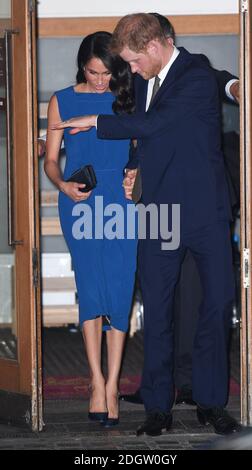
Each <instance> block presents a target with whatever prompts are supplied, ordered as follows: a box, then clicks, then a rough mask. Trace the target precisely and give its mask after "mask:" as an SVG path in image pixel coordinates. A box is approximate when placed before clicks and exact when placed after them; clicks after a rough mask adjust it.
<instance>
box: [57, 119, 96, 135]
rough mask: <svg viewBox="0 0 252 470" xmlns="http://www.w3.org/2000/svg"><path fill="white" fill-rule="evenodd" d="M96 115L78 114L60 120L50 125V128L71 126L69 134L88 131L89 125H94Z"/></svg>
mask: <svg viewBox="0 0 252 470" xmlns="http://www.w3.org/2000/svg"><path fill="white" fill-rule="evenodd" d="M96 121H97V116H96V115H90V116H78V117H74V118H71V119H68V120H67V121H60V122H57V123H55V124H52V125H51V129H52V130H59V129H66V128H68V127H72V129H71V130H70V131H69V134H77V133H78V132H83V131H89V129H91V127H94V126H96Z"/></svg>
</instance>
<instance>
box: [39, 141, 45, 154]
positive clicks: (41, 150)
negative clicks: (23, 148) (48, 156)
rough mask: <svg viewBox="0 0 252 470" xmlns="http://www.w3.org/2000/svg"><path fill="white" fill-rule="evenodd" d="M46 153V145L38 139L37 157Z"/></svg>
mask: <svg viewBox="0 0 252 470" xmlns="http://www.w3.org/2000/svg"><path fill="white" fill-rule="evenodd" d="M45 151H46V143H45V141H44V140H43V139H38V156H39V157H43V155H44V154H45Z"/></svg>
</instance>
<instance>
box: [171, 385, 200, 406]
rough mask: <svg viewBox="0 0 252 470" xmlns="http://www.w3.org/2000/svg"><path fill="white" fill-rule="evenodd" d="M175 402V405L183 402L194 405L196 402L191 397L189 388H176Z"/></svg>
mask: <svg viewBox="0 0 252 470" xmlns="http://www.w3.org/2000/svg"><path fill="white" fill-rule="evenodd" d="M175 404H176V405H181V404H185V405H193V406H196V403H195V401H194V400H193V397H192V390H190V389H189V388H181V389H180V390H177V396H176V401H175Z"/></svg>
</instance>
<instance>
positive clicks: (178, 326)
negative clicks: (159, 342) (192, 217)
mask: <svg viewBox="0 0 252 470" xmlns="http://www.w3.org/2000/svg"><path fill="white" fill-rule="evenodd" d="M201 302H202V288H201V283H200V277H199V273H198V268H197V265H196V262H195V260H194V257H193V255H192V254H191V252H190V250H187V251H186V254H185V258H184V260H183V263H182V266H181V272H180V277H179V281H178V284H177V286H176V291H175V299H174V341H175V344H174V352H175V357H174V367H175V369H174V381H175V388H176V389H177V390H181V389H182V388H184V389H187V390H191V389H192V353H193V340H194V336H195V333H196V327H197V322H198V316H199V308H200V304H201Z"/></svg>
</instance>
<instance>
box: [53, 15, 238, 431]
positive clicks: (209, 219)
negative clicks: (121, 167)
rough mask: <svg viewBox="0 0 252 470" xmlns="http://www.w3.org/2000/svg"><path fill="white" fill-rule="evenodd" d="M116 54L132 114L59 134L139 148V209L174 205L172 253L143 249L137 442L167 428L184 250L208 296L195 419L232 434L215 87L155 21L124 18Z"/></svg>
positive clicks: (227, 272)
mask: <svg viewBox="0 0 252 470" xmlns="http://www.w3.org/2000/svg"><path fill="white" fill-rule="evenodd" d="M113 49H114V51H115V52H117V53H119V54H120V56H121V57H122V58H123V59H124V60H126V61H127V62H128V63H129V64H130V66H131V70H132V72H133V73H137V77H136V103H137V105H136V106H137V112H136V113H134V114H133V115H131V116H129V115H122V116H103V115H101V116H98V119H97V116H87V117H80V118H73V119H72V120H70V121H68V122H66V123H59V124H58V125H55V129H57V128H64V127H74V128H75V129H73V131H72V132H73V133H75V132H79V131H81V130H87V129H89V128H90V127H92V126H95V125H96V126H97V135H98V137H100V138H102V139H115V138H116V139H124V138H136V139H137V142H138V144H137V148H138V157H139V162H140V167H141V175H142V188H143V190H142V202H143V204H144V205H145V206H148V205H149V204H151V203H152V204H156V206H158V207H160V205H161V204H169V205H170V206H171V205H173V204H179V205H180V227H181V231H180V245H179V247H178V248H177V249H175V250H162V246H163V245H162V239H161V237H160V238H159V239H158V240H157V239H152V238H151V237H147V238H146V239H141V240H140V241H139V273H140V282H141V290H142V294H143V302H144V315H145V318H144V370H143V378H142V386H141V393H142V397H143V401H144V405H145V409H146V412H147V417H146V421H145V422H144V423H143V425H142V426H140V428H139V429H138V430H137V434H138V435H139V434H142V433H144V432H145V433H147V434H148V435H159V434H160V433H161V432H162V429H167V430H168V429H169V428H170V427H171V424H172V415H171V408H172V405H173V401H174V386H173V318H172V316H173V297H174V289H175V285H176V283H177V280H178V276H179V271H180V266H181V263H182V260H183V257H184V253H185V251H186V249H187V248H189V249H190V250H191V251H192V253H193V256H194V258H195V260H196V263H197V266H198V269H199V273H200V278H201V283H202V288H203V296H204V302H203V304H202V308H201V311H200V316H199V317H200V318H199V321H198V326H197V332H196V336H195V341H194V351H193V381H192V385H193V398H194V400H195V401H196V402H197V416H198V419H199V421H200V423H202V424H206V423H211V424H212V425H213V427H214V429H215V431H216V432H217V433H221V434H227V433H232V432H235V431H238V430H239V425H238V423H237V422H236V421H235V420H234V419H233V418H232V417H231V416H230V415H229V414H228V413H227V411H226V410H225V409H224V406H225V404H226V400H227V391H228V373H227V341H228V333H229V326H230V321H231V307H232V301H233V296H234V282H233V272H232V255H231V246H230V235H229V220H230V215H231V212H230V207H229V197H228V189H227V183H226V179H225V173H224V162H223V156H222V153H221V149H220V147H221V144H220V129H221V127H220V106H219V98H218V88H217V84H216V80H215V77H214V74H213V72H212V71H211V69H210V68H209V67H208V65H207V64H205V63H204V61H202V60H201V59H200V58H195V57H194V56H192V55H191V54H189V53H188V52H187V51H186V50H185V49H184V48H179V49H177V48H175V47H174V46H173V44H172V43H169V42H168V41H167V39H166V38H165V36H164V33H163V31H162V29H161V27H160V25H159V22H158V20H157V19H156V18H154V17H153V16H152V15H148V14H142V13H141V14H135V15H127V16H126V17H124V18H122V19H121V20H120V21H119V23H118V25H117V27H116V29H115V31H114V34H113ZM158 82H159V89H158V91H157V83H158ZM153 88H156V94H155V97H154V98H153V99H152V98H151V97H152V95H153ZM146 95H147V106H146ZM146 109H147V111H146Z"/></svg>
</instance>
